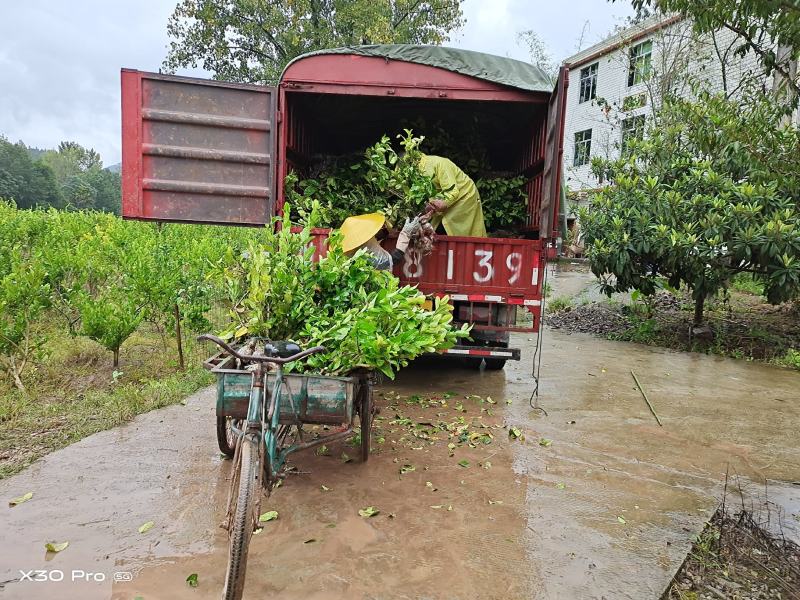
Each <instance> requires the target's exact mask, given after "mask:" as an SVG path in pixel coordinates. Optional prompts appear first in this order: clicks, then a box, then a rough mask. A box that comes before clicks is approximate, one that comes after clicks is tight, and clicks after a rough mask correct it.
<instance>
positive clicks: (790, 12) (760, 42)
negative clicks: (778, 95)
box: [612, 0, 800, 103]
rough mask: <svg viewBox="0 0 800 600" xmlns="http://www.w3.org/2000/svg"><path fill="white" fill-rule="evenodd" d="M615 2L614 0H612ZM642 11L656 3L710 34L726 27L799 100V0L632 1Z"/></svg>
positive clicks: (779, 87) (790, 94)
mask: <svg viewBox="0 0 800 600" xmlns="http://www.w3.org/2000/svg"><path fill="white" fill-rule="evenodd" d="M612 1H613V0H612ZM632 4H633V7H634V8H636V9H638V10H641V9H642V8H643V7H646V6H656V7H658V8H659V9H661V10H663V11H665V12H671V13H677V14H679V15H682V16H684V17H687V18H690V19H691V20H692V23H693V24H694V28H695V30H696V31H698V32H699V33H711V32H713V31H716V30H718V29H721V28H723V27H725V28H727V29H730V30H731V31H733V32H735V33H736V34H737V35H738V36H739V37H740V38H741V40H742V44H741V46H740V48H738V51H739V52H740V53H742V54H744V53H745V52H748V51H751V52H754V53H755V54H756V55H757V56H758V57H759V59H760V60H761V63H762V64H763V65H764V68H765V70H766V71H767V72H772V73H774V74H775V75H777V76H778V77H777V78H776V86H775V87H776V89H778V90H779V91H782V92H786V93H788V94H789V98H790V100H791V101H792V102H793V103H796V102H797V97H798V92H800V82H798V80H797V59H798V58H800V2H798V0H737V1H736V2H731V1H730V0H703V1H702V2H698V1H697V0H632Z"/></svg>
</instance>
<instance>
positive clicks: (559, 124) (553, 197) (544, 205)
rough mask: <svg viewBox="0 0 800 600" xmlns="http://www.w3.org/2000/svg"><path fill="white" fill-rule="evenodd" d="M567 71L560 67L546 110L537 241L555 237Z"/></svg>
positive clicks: (565, 68) (562, 148)
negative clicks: (556, 82)
mask: <svg viewBox="0 0 800 600" xmlns="http://www.w3.org/2000/svg"><path fill="white" fill-rule="evenodd" d="M568 75H569V71H568V69H567V67H561V70H560V71H559V73H558V85H556V89H555V90H554V91H553V94H552V96H551V97H550V105H549V107H548V109H547V141H546V146H545V155H544V185H543V187H542V201H541V205H540V207H539V237H540V238H543V239H547V238H550V237H551V236H552V237H557V236H558V205H559V198H560V194H561V169H562V159H563V154H564V117H565V110H566V102H567V82H568V81H569V78H568Z"/></svg>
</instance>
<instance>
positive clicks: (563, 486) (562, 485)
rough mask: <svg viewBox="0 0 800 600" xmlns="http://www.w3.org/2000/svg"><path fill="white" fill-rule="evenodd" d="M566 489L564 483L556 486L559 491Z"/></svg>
mask: <svg viewBox="0 0 800 600" xmlns="http://www.w3.org/2000/svg"><path fill="white" fill-rule="evenodd" d="M565 487H567V486H566V484H564V483H561V482H559V483H557V484H556V488H558V489H559V490H563V489H564V488H565Z"/></svg>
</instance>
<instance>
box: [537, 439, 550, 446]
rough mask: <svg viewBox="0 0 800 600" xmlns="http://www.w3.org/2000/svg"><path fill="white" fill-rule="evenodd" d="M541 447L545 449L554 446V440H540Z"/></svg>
mask: <svg viewBox="0 0 800 600" xmlns="http://www.w3.org/2000/svg"><path fill="white" fill-rule="evenodd" d="M539 445H540V446H544V447H545V448H549V447H550V446H552V445H553V440H548V439H547V438H539Z"/></svg>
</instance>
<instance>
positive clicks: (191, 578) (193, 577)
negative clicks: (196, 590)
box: [186, 573, 197, 587]
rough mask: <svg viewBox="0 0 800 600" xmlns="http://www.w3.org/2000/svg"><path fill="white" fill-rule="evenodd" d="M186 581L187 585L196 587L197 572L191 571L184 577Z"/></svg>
mask: <svg viewBox="0 0 800 600" xmlns="http://www.w3.org/2000/svg"><path fill="white" fill-rule="evenodd" d="M186 583H188V584H189V587H197V573H192V574H191V575H189V576H188V577H187V578H186Z"/></svg>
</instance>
